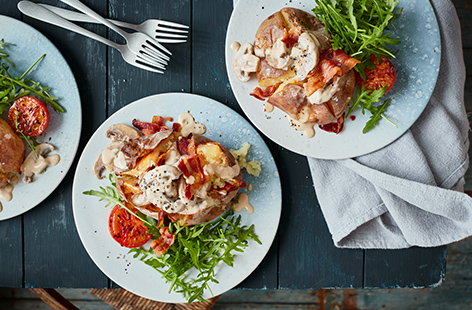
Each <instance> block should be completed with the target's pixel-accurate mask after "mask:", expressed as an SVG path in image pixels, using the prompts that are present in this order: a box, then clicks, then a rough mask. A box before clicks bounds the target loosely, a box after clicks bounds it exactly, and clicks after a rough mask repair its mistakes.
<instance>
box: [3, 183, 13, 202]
mask: <svg viewBox="0 0 472 310" xmlns="http://www.w3.org/2000/svg"><path fill="white" fill-rule="evenodd" d="M12 198H13V184H7V185H5V186H4V187H2V188H0V200H3V201H11V200H12Z"/></svg>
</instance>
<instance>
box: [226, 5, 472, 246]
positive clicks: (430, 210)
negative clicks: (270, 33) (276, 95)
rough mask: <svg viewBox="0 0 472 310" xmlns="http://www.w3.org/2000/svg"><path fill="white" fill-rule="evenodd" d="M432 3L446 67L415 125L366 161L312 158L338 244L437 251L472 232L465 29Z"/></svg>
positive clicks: (316, 183) (444, 7) (454, 16)
mask: <svg viewBox="0 0 472 310" xmlns="http://www.w3.org/2000/svg"><path fill="white" fill-rule="evenodd" d="M233 1H234V4H236V3H237V1H238V0H233ZM431 3H432V5H433V7H434V10H435V12H436V15H437V19H438V23H439V27H440V32H441V43H442V44H441V46H442V53H441V68H440V72H439V78H438V83H437V85H436V89H435V90H434V93H433V95H432V97H431V100H430V102H429V103H428V106H427V107H426V109H425V111H424V112H423V114H422V115H421V117H420V118H419V119H418V121H417V122H416V123H415V125H414V126H412V128H411V129H410V130H409V131H408V132H406V133H405V134H404V135H403V136H402V137H401V138H400V139H398V140H397V141H395V142H394V143H392V144H390V145H389V146H387V147H385V148H383V149H381V150H379V151H376V152H374V153H371V154H368V155H365V156H360V157H357V158H354V159H346V160H338V161H333V160H320V159H314V158H308V162H309V164H310V168H311V173H312V177H313V183H314V187H315V191H316V194H317V197H318V201H319V203H320V205H321V210H322V212H323V214H324V217H325V219H326V222H327V224H328V228H329V231H330V232H331V234H332V237H333V241H334V243H335V245H336V246H337V247H344V248H378V249H397V248H407V247H411V246H422V247H432V246H439V245H443V244H448V243H451V242H454V241H458V240H461V239H463V238H465V237H468V236H470V235H472V198H470V197H468V196H467V195H466V194H464V193H461V191H463V186H464V174H465V172H466V170H467V167H468V164H469V159H468V154H467V152H468V148H469V140H468V132H469V123H468V120H467V116H466V112H465V108H464V83H465V69H464V68H465V66H464V62H463V55H462V42H461V35H460V24H459V20H458V17H457V14H456V11H455V8H454V6H453V4H452V3H451V2H450V1H449V0H431Z"/></svg>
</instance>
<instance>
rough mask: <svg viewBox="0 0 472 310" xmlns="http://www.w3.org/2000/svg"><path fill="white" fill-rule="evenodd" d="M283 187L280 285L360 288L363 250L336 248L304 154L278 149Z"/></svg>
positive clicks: (280, 228) (282, 286)
mask: <svg viewBox="0 0 472 310" xmlns="http://www.w3.org/2000/svg"><path fill="white" fill-rule="evenodd" d="M278 167H279V173H280V175H281V181H282V188H283V208H282V222H281V225H280V227H279V287H280V288H293V289H304V288H306V289H318V288H328V287H343V288H349V287H362V266H363V251H362V250H346V249H337V248H335V246H334V244H333V240H332V239H331V235H330V233H329V231H328V228H327V226H326V222H325V220H324V218H323V214H322V213H321V209H320V207H319V204H318V202H317V200H316V196H315V192H314V190H313V181H312V179H311V175H310V172H309V169H308V163H307V160H306V158H305V157H303V156H300V155H296V154H294V153H292V152H289V151H287V150H284V149H282V148H280V152H279V162H278Z"/></svg>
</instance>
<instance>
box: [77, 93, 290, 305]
mask: <svg viewBox="0 0 472 310" xmlns="http://www.w3.org/2000/svg"><path fill="white" fill-rule="evenodd" d="M73 212H74V219H75V223H76V226H77V230H78V232H79V236H80V239H81V240H82V243H83V244H84V246H85V249H86V250H87V252H88V254H89V255H90V257H91V258H92V260H93V261H94V262H95V264H96V265H97V266H98V267H99V268H100V269H101V270H102V271H103V272H104V273H105V274H106V275H107V276H108V277H109V278H110V279H112V280H113V281H115V282H116V283H117V284H119V285H120V286H122V287H123V288H125V289H127V290H129V291H131V292H133V293H135V294H137V295H140V296H143V297H145V298H148V299H152V300H158V301H162V302H191V301H195V300H202V299H207V298H210V297H212V296H216V295H219V294H222V293H223V292H225V291H227V290H229V289H231V288H233V287H234V286H236V285H237V284H238V283H240V282H241V281H243V280H244V279H245V278H246V277H247V276H249V274H250V273H251V272H252V271H253V270H254V269H255V268H256V267H257V266H258V265H259V263H260V262H261V261H262V259H263V258H264V256H265V255H266V253H267V251H268V250H269V248H270V246H271V244H272V241H273V239H274V237H275V234H276V231H277V227H278V223H279V219H280V213H281V187H280V180H279V175H278V171H277V167H276V165H275V163H274V160H273V158H272V155H271V153H270V151H269V149H268V148H267V146H266V145H265V143H264V141H263V139H262V138H261V137H260V136H259V134H258V133H257V131H256V130H255V129H254V128H253V127H252V126H251V125H250V124H249V123H248V122H247V121H246V120H245V119H244V118H242V117H241V116H240V115H238V114H237V113H236V112H234V111H233V110H231V109H229V108H228V107H226V106H224V105H223V104H221V103H219V102H216V101H214V100H212V99H209V98H205V97H202V96H197V95H191V94H184V93H168V94H160V95H155V96H150V97H146V98H143V99H140V100H138V101H135V102H133V103H131V104H129V105H127V106H125V107H124V108H122V109H121V110H119V111H117V112H116V113H115V114H113V115H112V116H111V117H109V118H108V119H107V120H106V121H105V122H104V123H103V124H102V125H101V126H100V127H99V128H98V129H97V131H96V132H95V133H94V135H93V136H92V137H91V138H90V140H89V142H88V144H87V146H86V147H85V149H84V151H83V153H82V155H81V158H80V160H79V163H78V166H77V171H76V174H75V179H74V185H73Z"/></svg>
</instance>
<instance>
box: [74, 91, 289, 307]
mask: <svg viewBox="0 0 472 310" xmlns="http://www.w3.org/2000/svg"><path fill="white" fill-rule="evenodd" d="M185 111H191V113H192V114H193V116H194V117H195V119H196V120H197V121H199V122H202V123H204V124H205V125H206V126H207V132H206V134H205V136H206V137H208V138H210V139H212V140H215V141H218V142H220V143H222V144H223V145H224V146H225V147H227V148H231V149H235V148H239V147H240V146H241V145H242V143H243V142H249V143H250V144H251V145H252V148H251V150H250V153H249V156H250V158H252V159H256V160H259V161H261V162H262V174H261V175H260V177H258V178H255V177H252V176H248V175H247V174H245V175H244V180H245V181H246V182H247V183H251V184H253V190H252V191H251V192H250V193H249V199H250V201H251V203H252V204H253V205H254V209H255V212H254V213H253V214H251V215H248V214H246V212H241V213H240V214H241V215H242V217H243V219H242V222H243V223H244V224H247V225H251V224H254V226H255V230H256V233H257V235H258V236H259V238H260V240H261V241H262V245H259V244H257V243H255V242H252V241H251V242H250V244H249V247H248V248H247V249H246V251H245V252H244V253H242V254H240V255H238V256H237V257H236V259H235V265H234V267H233V268H231V267H228V266H226V265H224V266H222V267H221V269H219V270H218V274H217V279H218V280H219V281H220V283H219V284H213V285H212V286H211V289H212V292H213V296H216V295H219V294H222V293H224V292H226V291H227V290H229V289H231V288H233V287H234V286H236V285H237V284H238V283H240V282H241V281H243V280H244V279H245V278H246V277H247V276H248V275H249V274H250V273H251V272H252V271H253V270H254V269H255V268H256V267H257V265H259V263H260V262H261V261H262V259H263V258H264V256H265V255H266V253H267V251H268V250H269V248H270V245H271V244H272V241H273V239H274V237H275V233H276V231H277V226H278V223H279V219H280V212H281V203H282V202H281V188H280V180H279V175H278V172H277V167H276V166H275V163H274V159H273V158H272V155H271V153H270V151H269V149H268V148H267V146H266V145H265V143H264V141H263V140H262V138H261V137H260V136H259V135H258V133H257V132H256V130H255V129H254V128H253V127H252V126H251V125H250V124H249V123H248V122H247V121H246V120H245V119H244V118H242V117H241V116H240V115H238V114H237V113H236V112H234V111H233V110H231V109H229V108H228V107H226V106H224V105H223V104H221V103H219V102H216V101H214V100H212V99H209V98H205V97H201V96H197V95H191V94H183V93H169V94H161V95H155V96H150V97H146V98H143V99H140V100H138V101H135V102H133V103H131V104H129V105H127V106H126V107H124V108H122V109H121V110H119V111H118V112H116V113H115V114H113V115H112V116H111V117H109V118H108V119H107V120H106V121H105V122H104V123H103V124H102V125H101V126H100V128H98V129H97V131H96V132H95V133H94V135H93V136H92V138H90V141H89V142H88V144H87V146H86V147H85V149H84V151H83V153H82V156H81V158H80V161H79V164H78V166H77V171H76V174H75V179H74V186H73V200H72V202H73V211H74V218H75V223H76V226H77V230H78V232H79V236H80V239H81V240H82V243H83V244H84V246H85V249H86V250H87V252H88V254H89V255H90V257H91V258H92V260H93V261H94V262H95V264H96V265H97V266H98V267H99V268H100V269H101V270H102V271H103V272H104V273H105V274H106V275H107V276H108V277H109V278H110V279H112V280H113V281H115V282H116V283H118V284H119V285H120V286H122V287H123V288H125V289H127V290H129V291H131V292H133V293H135V294H137V295H140V296H142V297H145V298H148V299H152V300H158V301H162V302H185V299H184V298H183V297H182V295H180V294H177V293H168V290H169V285H168V284H166V283H165V281H164V280H163V279H162V278H161V276H160V274H159V273H158V272H157V271H155V270H153V269H152V268H151V267H149V266H147V265H145V264H144V263H142V262H141V261H139V260H138V259H134V258H133V257H132V255H129V254H127V253H128V249H126V248H124V247H121V246H120V245H119V244H118V243H117V242H116V241H114V240H113V239H112V237H111V236H110V233H109V232H108V224H107V221H108V216H109V213H110V210H111V208H106V207H104V204H103V202H99V201H98V199H97V198H96V197H91V196H85V195H83V194H82V193H83V192H84V191H86V190H89V189H98V187H99V186H106V185H107V184H108V181H107V180H101V181H100V180H97V179H96V178H95V176H94V174H93V169H92V167H93V164H94V162H95V160H96V158H97V156H98V155H99V154H100V152H101V151H102V149H103V148H104V147H105V146H106V145H108V143H109V141H108V140H107V139H106V137H105V131H106V129H107V128H108V127H109V126H110V125H112V124H116V123H125V124H131V121H132V119H133V118H137V119H140V120H143V121H150V120H151V118H152V116H153V115H161V116H170V117H173V118H174V119H176V118H177V117H178V115H179V114H181V113H182V112H185ZM204 297H205V298H210V297H212V295H210V294H209V292H207V293H206V294H205V295H204Z"/></svg>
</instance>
